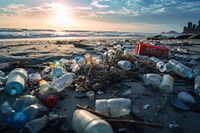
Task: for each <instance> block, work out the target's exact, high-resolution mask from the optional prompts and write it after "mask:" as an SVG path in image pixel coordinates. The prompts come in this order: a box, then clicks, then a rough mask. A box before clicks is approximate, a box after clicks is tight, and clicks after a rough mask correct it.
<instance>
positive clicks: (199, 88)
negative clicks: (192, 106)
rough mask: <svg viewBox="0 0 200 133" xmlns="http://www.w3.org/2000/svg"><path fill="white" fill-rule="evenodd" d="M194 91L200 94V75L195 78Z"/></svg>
mask: <svg viewBox="0 0 200 133" xmlns="http://www.w3.org/2000/svg"><path fill="white" fill-rule="evenodd" d="M194 92H195V94H197V95H198V96H200V75H198V76H196V78H195V79H194Z"/></svg>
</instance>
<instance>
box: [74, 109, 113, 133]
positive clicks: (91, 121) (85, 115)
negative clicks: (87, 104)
mask: <svg viewBox="0 0 200 133" xmlns="http://www.w3.org/2000/svg"><path fill="white" fill-rule="evenodd" d="M72 127H73V129H74V130H75V131H76V133H113V130H112V127H111V126H110V124H109V123H108V122H106V121H105V120H102V119H101V118H99V117H97V116H95V115H93V114H91V113H90V112H88V111H86V110H75V112H74V114H73V118H72Z"/></svg>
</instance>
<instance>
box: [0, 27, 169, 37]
mask: <svg viewBox="0 0 200 133" xmlns="http://www.w3.org/2000/svg"><path fill="white" fill-rule="evenodd" d="M155 35H160V34H158V33H136V32H117V31H82V30H48V29H13V28H12V29H11V28H0V40H2V39H3V40H4V39H29V38H30V39H45V38H46V39H47V38H55V39H57V38H63V39H64V38H66V39H67V38H84V37H86V38H88V37H131V38H132V37H133V38H134V37H135V38H139V37H152V36H155ZM165 36H169V35H168V34H165Z"/></svg>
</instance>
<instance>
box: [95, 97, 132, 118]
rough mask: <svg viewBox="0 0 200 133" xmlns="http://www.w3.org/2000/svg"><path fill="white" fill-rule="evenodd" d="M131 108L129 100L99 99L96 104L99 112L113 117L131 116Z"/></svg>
mask: <svg viewBox="0 0 200 133" xmlns="http://www.w3.org/2000/svg"><path fill="white" fill-rule="evenodd" d="M131 106H132V105H131V100H130V99H128V98H111V99H97V100H96V102H95V108H96V111H97V112H101V113H104V114H108V115H110V116H112V117H119V116H124V115H127V114H129V113H130V111H131Z"/></svg>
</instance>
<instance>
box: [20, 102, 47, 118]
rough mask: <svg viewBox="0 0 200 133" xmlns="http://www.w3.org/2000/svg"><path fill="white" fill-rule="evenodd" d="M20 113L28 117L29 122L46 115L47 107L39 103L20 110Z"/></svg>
mask: <svg viewBox="0 0 200 133" xmlns="http://www.w3.org/2000/svg"><path fill="white" fill-rule="evenodd" d="M22 112H23V113H24V114H25V115H26V116H27V117H28V119H29V120H33V119H35V118H39V117H41V116H43V115H45V114H46V113H48V109H47V107H45V106H43V105H42V104H40V103H36V104H32V105H29V106H27V107H26V108H24V109H23V110H22Z"/></svg>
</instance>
